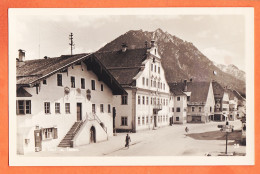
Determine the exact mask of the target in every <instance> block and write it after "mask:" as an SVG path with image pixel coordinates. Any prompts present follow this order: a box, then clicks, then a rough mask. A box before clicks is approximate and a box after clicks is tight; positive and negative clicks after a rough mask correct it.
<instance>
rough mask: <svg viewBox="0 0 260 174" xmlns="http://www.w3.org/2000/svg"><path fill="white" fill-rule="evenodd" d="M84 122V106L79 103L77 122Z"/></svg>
mask: <svg viewBox="0 0 260 174" xmlns="http://www.w3.org/2000/svg"><path fill="white" fill-rule="evenodd" d="M81 120H82V105H81V103H77V121H81Z"/></svg>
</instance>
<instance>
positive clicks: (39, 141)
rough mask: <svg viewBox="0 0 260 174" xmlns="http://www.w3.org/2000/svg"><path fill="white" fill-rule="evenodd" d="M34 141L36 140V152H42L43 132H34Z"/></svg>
mask: <svg viewBox="0 0 260 174" xmlns="http://www.w3.org/2000/svg"><path fill="white" fill-rule="evenodd" d="M34 140H35V152H39V151H42V134H41V130H35V131H34Z"/></svg>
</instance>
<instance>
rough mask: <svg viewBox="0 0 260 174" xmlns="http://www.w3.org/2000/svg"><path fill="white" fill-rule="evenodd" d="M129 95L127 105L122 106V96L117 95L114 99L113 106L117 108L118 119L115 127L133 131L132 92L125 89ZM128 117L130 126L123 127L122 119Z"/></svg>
mask: <svg viewBox="0 0 260 174" xmlns="http://www.w3.org/2000/svg"><path fill="white" fill-rule="evenodd" d="M125 90H126V92H127V93H128V96H127V105H122V103H121V95H115V96H114V97H113V105H114V107H115V108H116V118H115V127H116V128H117V129H126V130H129V129H132V122H133V117H132V115H133V113H132V90H131V89H125ZM122 116H124V117H125V116H126V117H127V121H128V125H127V126H123V125H121V117H122Z"/></svg>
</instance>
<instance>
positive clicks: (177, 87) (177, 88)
mask: <svg viewBox="0 0 260 174" xmlns="http://www.w3.org/2000/svg"><path fill="white" fill-rule="evenodd" d="M168 85H169V87H170V91H171V92H172V93H173V94H174V95H185V94H184V93H183V85H182V84H181V83H168Z"/></svg>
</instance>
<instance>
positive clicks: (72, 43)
mask: <svg viewBox="0 0 260 174" xmlns="http://www.w3.org/2000/svg"><path fill="white" fill-rule="evenodd" d="M69 39H70V43H69V45H70V52H71V55H72V49H74V48H73V47H74V46H75V44H74V42H73V33H70V35H69Z"/></svg>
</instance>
